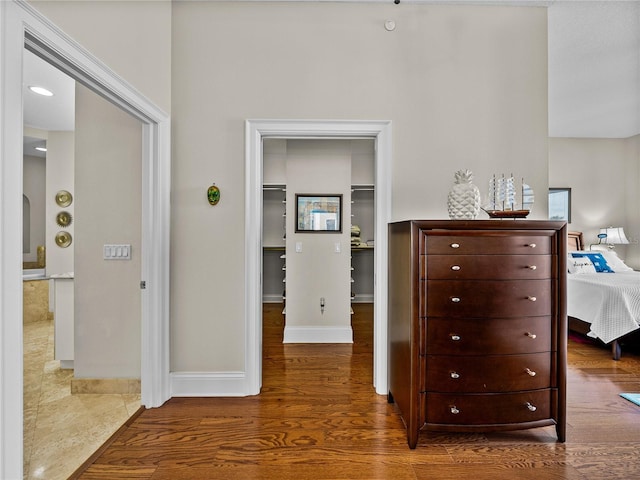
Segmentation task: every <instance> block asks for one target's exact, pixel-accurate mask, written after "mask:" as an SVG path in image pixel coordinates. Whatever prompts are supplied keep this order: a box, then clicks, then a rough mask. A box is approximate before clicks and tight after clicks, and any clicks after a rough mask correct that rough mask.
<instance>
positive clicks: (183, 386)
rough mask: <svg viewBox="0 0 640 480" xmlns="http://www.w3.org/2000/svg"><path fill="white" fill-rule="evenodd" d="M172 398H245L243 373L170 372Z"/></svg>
mask: <svg viewBox="0 0 640 480" xmlns="http://www.w3.org/2000/svg"><path fill="white" fill-rule="evenodd" d="M169 378H170V382H171V396H172V397H245V396H247V393H246V392H247V391H248V390H247V384H246V382H247V379H246V374H245V373H244V372H215V373H214V372H172V373H170V374H169Z"/></svg>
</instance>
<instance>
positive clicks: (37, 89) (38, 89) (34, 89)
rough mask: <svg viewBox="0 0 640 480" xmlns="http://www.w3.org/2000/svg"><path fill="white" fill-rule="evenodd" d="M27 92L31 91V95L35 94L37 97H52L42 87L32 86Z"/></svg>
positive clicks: (51, 94) (50, 93) (48, 91)
mask: <svg viewBox="0 0 640 480" xmlns="http://www.w3.org/2000/svg"><path fill="white" fill-rule="evenodd" d="M29 90H31V91H32V92H33V93H37V94H38V95H44V96H45V97H52V96H53V92H51V91H50V90H47V89H46V88H44V87H35V86H33V85H29Z"/></svg>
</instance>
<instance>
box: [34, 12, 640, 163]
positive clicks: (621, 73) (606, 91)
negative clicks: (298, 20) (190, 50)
mask: <svg viewBox="0 0 640 480" xmlns="http://www.w3.org/2000/svg"><path fill="white" fill-rule="evenodd" d="M298 1H299V0H298ZM343 1H345V0H343ZM346 1H349V0H346ZM378 1H380V0H378ZM387 1H391V0H387ZM401 3H424V4H427V3H438V4H447V3H450V4H491V5H496V4H504V5H520V6H532V5H534V6H539V5H544V6H547V7H548V37H549V50H548V54H549V70H548V76H549V85H548V88H549V136H551V137H590V138H627V137H631V136H634V135H638V134H640V0H626V1H614V0H595V1H579V0H550V1H535V0H401ZM29 85H37V86H44V87H46V88H48V89H49V90H51V91H52V92H54V96H53V97H42V96H39V95H36V94H34V93H32V92H31V91H29V90H28V89H27V87H28V86H29ZM24 89H25V90H24V124H25V126H29V127H33V128H36V129H39V130H44V131H50V130H64V131H70V130H73V129H74V109H75V97H74V92H75V82H74V80H73V79H71V78H70V77H68V76H67V75H65V74H63V73H61V72H60V71H59V70H57V69H56V68H54V67H52V66H50V65H49V64H48V63H46V62H44V61H42V60H41V59H39V58H38V57H37V56H35V55H34V54H32V53H30V52H26V54H25V60H24ZM41 143H42V139H41V138H37V136H35V137H25V150H24V152H25V154H27V155H42V156H43V155H44V154H40V153H38V152H37V151H35V150H33V146H34V145H36V144H41Z"/></svg>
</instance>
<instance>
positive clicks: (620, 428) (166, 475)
mask: <svg viewBox="0 0 640 480" xmlns="http://www.w3.org/2000/svg"><path fill="white" fill-rule="evenodd" d="M355 307H356V308H355V315H353V327H354V337H355V338H354V339H355V342H354V344H353V345H312V344H307V345H283V344H282V329H283V319H282V316H281V315H280V311H281V309H282V306H281V305H278V304H266V305H265V308H264V347H263V348H264V355H263V357H264V364H263V389H262V393H261V394H260V395H258V396H254V397H245V398H174V399H172V400H170V401H169V402H167V403H166V404H165V405H164V406H162V407H161V408H156V409H149V410H145V411H144V412H143V413H142V414H141V415H140V416H139V417H138V418H136V419H135V420H134V421H133V422H132V423H131V425H129V426H128V427H126V428H124V429H123V430H122V431H121V433H120V434H119V436H118V437H117V438H116V439H115V441H114V442H113V443H112V444H111V445H110V446H109V447H108V448H107V449H106V450H105V451H104V452H103V453H102V454H101V455H100V456H99V457H98V458H97V459H96V460H95V462H94V463H93V464H91V465H90V466H88V468H87V469H86V470H84V472H79V473H78V475H76V478H81V479H83V480H89V479H109V480H118V479H150V480H164V479H171V480H183V479H185V480H186V479H189V480H190V479H225V480H240V479H242V480H247V479H265V480H266V479H278V480H289V479H292V480H307V479H308V480H343V479H344V480H347V479H349V480H352V479H368V480H386V479H393V480H427V479H429V480H433V479H436V480H459V479H467V478H471V479H474V480H484V479H487V480H489V479H490V480H503V479H505V480H506V479H508V480H513V479H523V480H529V479H531V480H534V479H535V480H545V479H549V480H551V479H553V480H555V479H570V480H601V479H624V480H630V479H640V462H638V456H639V452H640V407H637V406H635V405H633V404H632V403H631V402H628V401H626V400H624V399H622V398H621V397H619V396H618V394H619V393H620V392H640V355H638V354H637V353H636V354H632V353H629V352H625V353H623V357H622V359H621V360H620V361H618V362H615V361H613V360H612V359H611V355H610V353H611V352H610V350H608V349H607V348H604V347H600V346H597V345H592V344H589V343H583V342H575V341H571V340H570V342H569V372H568V409H567V410H568V414H567V415H568V426H567V442H566V443H558V442H557V441H556V437H555V429H554V427H544V428H539V429H533V430H525V431H516V432H503V433H491V434H479V433H476V434H462V433H432V432H423V433H421V436H420V441H419V444H418V447H417V448H416V449H415V450H410V449H409V448H408V446H407V441H406V435H405V430H404V427H403V424H402V421H401V420H400V417H399V415H398V414H397V412H396V411H395V410H394V406H393V405H389V404H388V403H387V400H386V397H385V396H381V395H377V394H376V393H375V392H374V390H373V387H372V384H373V379H372V348H373V341H372V333H373V332H372V323H373V322H372V316H373V313H372V305H355Z"/></svg>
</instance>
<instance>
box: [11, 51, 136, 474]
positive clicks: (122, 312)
mask: <svg viewBox="0 0 640 480" xmlns="http://www.w3.org/2000/svg"><path fill="white" fill-rule="evenodd" d="M24 59H25V66H24V72H23V78H24V83H25V87H26V88H25V91H24V99H25V101H24V107H23V117H24V125H25V127H24V128H25V131H28V132H29V133H32V134H33V135H39V136H41V137H43V138H45V139H46V150H47V151H46V154H47V155H46V156H45V158H40V159H39V161H40V162H41V163H43V164H44V166H45V167H48V168H45V173H44V181H43V182H42V187H43V189H44V190H45V193H43V194H42V195H40V199H41V201H40V202H31V203H32V205H31V209H32V212H33V213H36V212H39V213H42V214H41V215H38V217H41V218H42V221H43V223H44V225H43V227H44V234H43V235H40V232H38V229H37V228H35V227H36V226H37V224H36V223H35V222H34V224H33V227H34V228H33V230H34V234H35V233H38V235H37V237H38V238H41V239H42V241H41V242H39V246H38V249H39V250H40V248H41V247H42V246H46V249H45V255H40V257H41V258H39V261H40V263H41V264H42V265H41V266H42V269H44V272H43V275H42V278H41V279H38V278H33V277H32V278H29V279H28V280H25V281H24V284H23V286H24V301H23V304H24V312H23V329H24V330H23V342H24V350H25V356H24V367H23V371H24V414H23V415H24V433H23V438H24V470H25V478H37V477H38V475H40V476H45V477H47V478H52V479H53V478H67V477H68V476H69V475H70V474H71V473H73V471H75V469H76V468H78V467H79V466H80V465H81V464H82V463H83V462H84V461H85V460H86V459H87V458H88V457H89V456H90V455H91V454H92V453H93V452H94V451H95V450H97V449H98V448H99V447H100V446H101V445H102V443H103V442H104V441H106V440H107V439H108V438H109V437H110V436H111V435H112V434H113V433H114V432H115V431H116V430H117V429H118V428H119V427H120V426H121V425H122V424H123V423H124V422H125V421H126V420H127V419H128V418H129V417H130V416H131V415H132V414H133V413H135V412H136V411H137V410H138V408H139V406H140V388H139V387H140V383H139V378H140V353H141V338H140V335H141V298H140V297H141V295H140V290H139V289H138V288H136V287H137V284H138V283H139V281H140V278H141V258H142V255H141V254H142V248H141V247H142V242H141V230H142V218H141V208H142V207H141V206H142V199H141V197H142V192H141V190H142V166H141V165H142V162H141V159H142V124H141V122H140V121H139V120H138V119H135V118H133V117H131V116H130V115H129V114H128V113H126V112H124V111H122V110H121V109H119V108H118V107H116V106H114V105H113V104H112V103H110V102H108V101H106V100H105V99H103V98H101V97H99V96H98V95H96V94H95V93H94V92H92V91H91V90H89V89H88V88H86V87H85V86H83V85H82V84H80V83H77V82H75V81H74V80H73V79H72V78H71V77H68V76H66V75H64V74H63V73H62V72H60V71H59V70H58V69H56V68H55V67H53V66H51V65H50V64H49V63H47V62H45V61H44V60H43V59H41V58H39V57H37V56H36V55H35V54H33V53H31V52H29V51H25V52H24ZM59 77H64V78H62V79H60V80H59V81H53V80H54V79H56V80H58V79H59ZM33 85H37V86H38V87H40V88H45V87H46V89H48V91H49V92H50V93H51V95H50V96H42V95H38V94H36V93H34V92H32V91H31V90H30V89H29V87H31V86H33ZM52 98H55V99H56V100H58V102H54V103H49V102H48V101H49V100H51V99H52ZM63 100H64V101H66V102H67V103H66V104H63ZM66 117H69V120H68V121H67V122H62V120H61V119H64V118H66ZM76 120H77V122H76ZM29 154H33V152H31V151H29V150H28V145H25V146H24V161H25V167H26V166H27V165H30V164H31V163H33V160H34V158H33V157H32V156H31V155H29ZM32 170H33V169H27V168H25V169H24V174H23V177H24V184H25V189H26V187H27V186H28V185H29V184H30V183H32V182H29V181H27V180H28V179H29V177H30V176H31V175H30V172H31V171H32ZM121 172H126V174H124V175H123V174H121ZM32 198H34V199H35V198H36V195H35V194H34V195H32ZM105 199H108V201H104V200H105ZM105 244H118V245H126V246H127V248H128V249H129V250H130V252H129V253H130V254H129V255H128V257H126V258H116V259H115V260H112V261H109V260H107V259H105V258H104V255H103V248H104V245H105ZM96 252H97V253H98V254H97V255H96ZM26 266H29V263H26ZM39 270H40V269H39ZM25 271H27V272H29V271H30V270H25ZM36 286H37V287H39V288H34V287H36ZM41 287H42V288H41ZM46 287H48V290H49V292H48V293H49V294H48V295H47V296H46V297H45V298H41V297H42V296H44V295H43V294H45V295H46V293H47V292H46V290H47V289H46ZM38 292H40V295H38ZM47 297H48V298H47ZM114 298H117V299H118V301H117V302H114V301H112V299H114ZM42 304H44V305H45V306H46V305H47V304H48V305H49V308H48V310H49V311H50V313H51V315H45V316H44V318H43V316H42V315H37V316H35V317H36V318H33V317H34V315H33V314H34V313H36V311H37V310H35V309H34V308H33V307H35V306H38V305H42ZM46 310H47V309H46V308H45V311H46ZM116 352H117V353H116ZM96 379H99V380H96ZM71 432H72V433H71ZM85 437H86V438H85ZM61 458H64V459H65V461H64V462H60V459H61Z"/></svg>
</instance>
